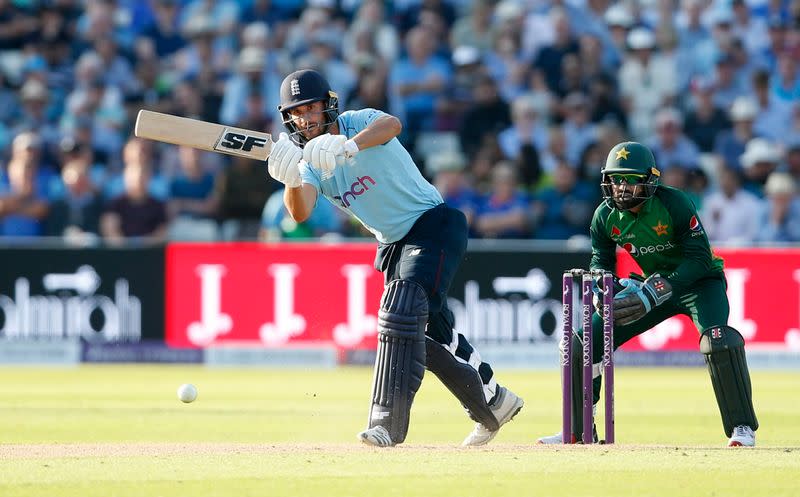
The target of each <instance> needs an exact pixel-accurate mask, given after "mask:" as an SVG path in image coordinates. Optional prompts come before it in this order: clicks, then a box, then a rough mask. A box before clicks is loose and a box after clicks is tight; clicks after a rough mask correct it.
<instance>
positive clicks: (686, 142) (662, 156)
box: [648, 107, 700, 171]
mask: <svg viewBox="0 0 800 497" xmlns="http://www.w3.org/2000/svg"><path fill="white" fill-rule="evenodd" d="M655 122H656V135H655V136H654V137H653V139H652V140H650V141H649V142H648V146H649V147H650V150H652V151H653V155H654V156H655V159H656V164H659V167H660V168H661V170H662V171H666V170H668V169H670V168H673V167H681V168H684V169H691V168H695V167H697V166H698V162H699V155H700V151H699V150H698V148H697V145H695V144H694V142H693V141H691V140H690V139H688V138H687V137H686V135H684V134H683V119H682V116H681V113H680V112H679V111H678V110H677V109H675V108H673V107H668V108H665V109H661V110H659V111H658V113H657V114H656V116H655Z"/></svg>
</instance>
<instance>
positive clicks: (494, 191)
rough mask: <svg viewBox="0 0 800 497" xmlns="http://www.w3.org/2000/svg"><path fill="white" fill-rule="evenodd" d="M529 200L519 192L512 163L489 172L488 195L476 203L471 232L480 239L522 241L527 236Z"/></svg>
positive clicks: (501, 164)
mask: <svg viewBox="0 0 800 497" xmlns="http://www.w3.org/2000/svg"><path fill="white" fill-rule="evenodd" d="M527 212H528V198H527V195H526V194H525V193H523V192H522V191H520V190H519V184H518V183H517V175H516V172H515V171H514V166H513V164H512V163H510V162H507V161H503V162H499V163H497V164H495V166H494V168H493V169H492V187H491V193H489V194H487V195H486V196H484V197H483V199H482V200H481V201H480V202H479V204H478V208H477V211H476V213H475V222H474V231H475V234H476V235H477V236H479V237H481V238H522V237H524V236H525V235H526V234H527V232H528V219H527V217H528V215H527Z"/></svg>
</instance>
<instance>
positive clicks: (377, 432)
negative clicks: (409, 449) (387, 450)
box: [358, 425, 394, 447]
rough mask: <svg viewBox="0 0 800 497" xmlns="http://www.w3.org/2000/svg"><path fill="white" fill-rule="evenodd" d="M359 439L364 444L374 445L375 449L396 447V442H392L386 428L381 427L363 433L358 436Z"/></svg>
mask: <svg viewBox="0 0 800 497" xmlns="http://www.w3.org/2000/svg"><path fill="white" fill-rule="evenodd" d="M358 439H359V440H361V442H362V443H365V444H367V445H372V446H374V447H392V446H394V442H392V437H390V436H389V432H388V431H387V430H386V428H384V427H383V426H380V425H378V426H375V427H374V428H368V429H366V430H364V431H362V432H361V433H359V434H358Z"/></svg>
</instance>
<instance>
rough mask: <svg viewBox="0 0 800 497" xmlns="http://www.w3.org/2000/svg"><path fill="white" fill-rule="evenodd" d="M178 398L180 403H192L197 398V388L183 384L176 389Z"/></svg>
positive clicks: (189, 384)
mask: <svg viewBox="0 0 800 497" xmlns="http://www.w3.org/2000/svg"><path fill="white" fill-rule="evenodd" d="M178 398H179V399H180V400H181V402H186V403H189V402H194V399H196V398H197V388H195V386H194V385H192V384H191V383H184V384H183V385H181V386H179V387H178Z"/></svg>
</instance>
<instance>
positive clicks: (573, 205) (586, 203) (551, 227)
mask: <svg viewBox="0 0 800 497" xmlns="http://www.w3.org/2000/svg"><path fill="white" fill-rule="evenodd" d="M552 180H553V181H552V185H551V186H548V187H545V188H543V189H542V190H540V191H539V192H538V193H537V194H536V195H535V197H534V201H533V212H534V218H535V219H536V227H535V229H534V238H537V239H545V240H567V239H569V238H570V237H572V236H574V235H588V234H589V224H590V223H591V221H592V213H593V212H594V209H595V207H596V205H597V202H598V195H597V192H596V188H595V187H594V185H589V184H588V183H585V182H583V181H579V179H578V173H577V170H576V169H575V168H573V167H572V166H571V165H570V164H569V163H567V162H564V161H562V162H559V164H558V165H557V166H556V168H555V170H554V171H553V174H552Z"/></svg>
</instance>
